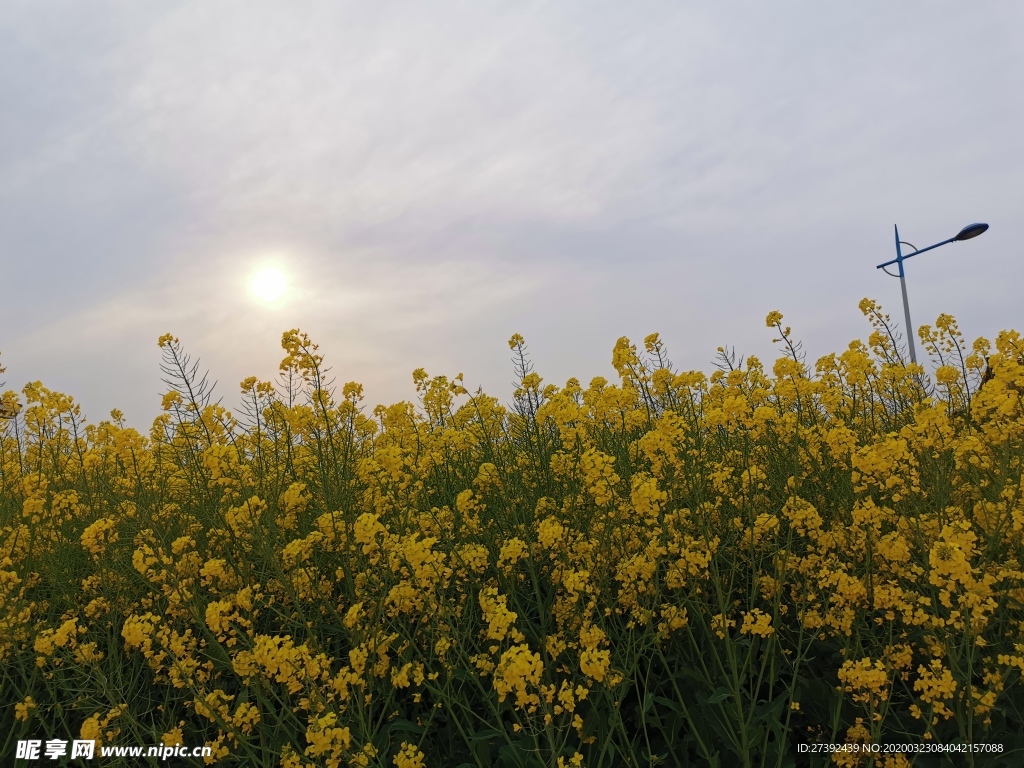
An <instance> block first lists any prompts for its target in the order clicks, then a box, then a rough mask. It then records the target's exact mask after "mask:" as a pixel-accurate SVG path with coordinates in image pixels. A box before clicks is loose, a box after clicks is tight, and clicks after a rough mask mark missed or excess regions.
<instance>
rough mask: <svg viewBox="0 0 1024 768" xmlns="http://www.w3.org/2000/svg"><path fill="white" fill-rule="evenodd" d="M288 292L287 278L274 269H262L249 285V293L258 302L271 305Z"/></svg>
mask: <svg viewBox="0 0 1024 768" xmlns="http://www.w3.org/2000/svg"><path fill="white" fill-rule="evenodd" d="M287 290H288V278H287V277H285V274H284V273H283V272H282V271H281V270H279V269H277V268H276V267H264V268H263V269H261V270H260V271H259V272H257V273H256V274H255V275H253V278H252V281H251V282H250V283H249V291H250V292H251V293H252V295H253V296H255V297H256V298H257V299H259V300H260V301H264V302H267V303H271V302H274V301H276V300H277V299H279V298H281V296H283V295H284V293H285V291H287Z"/></svg>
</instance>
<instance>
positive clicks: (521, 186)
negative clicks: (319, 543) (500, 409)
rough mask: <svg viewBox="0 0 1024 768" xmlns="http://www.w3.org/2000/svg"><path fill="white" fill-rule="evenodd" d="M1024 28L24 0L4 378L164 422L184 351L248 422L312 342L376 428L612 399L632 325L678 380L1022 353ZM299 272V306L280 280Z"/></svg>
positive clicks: (1004, 22) (9, 202) (1, 198)
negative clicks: (516, 345)
mask: <svg viewBox="0 0 1024 768" xmlns="http://www.w3.org/2000/svg"><path fill="white" fill-rule="evenodd" d="M1021 39H1024V5H1021V4H1019V3H1010V2H1002V3H985V4H980V5H979V4H972V3H962V2H938V1H936V0H927V2H925V1H923V0H919V1H917V2H900V3H886V2H880V1H878V2H858V3H817V2H811V1H810V0H805V1H804V2H791V1H789V0H776V1H775V2H772V3H764V2H728V3H679V2H632V3H622V2H595V1H594V0H587V2H583V1H582V0H580V1H574V0H561V1H560V2H552V3H529V2H518V3H498V2H481V1H479V0H477V1H475V2H431V3H422V2H407V3H396V2H372V3H369V2H358V3H357V2H351V3H343V2H314V1H313V0H305V1H304V2H302V3H285V2H279V3H266V2H254V1H253V0H247V1H246V2H190V3H174V2H163V3H125V2H110V3H100V2H94V3H80V2H39V1H38V0H24V1H18V0H5V2H4V3H3V12H2V13H0V103H2V107H0V267H2V269H0V351H2V353H3V356H2V357H0V362H2V363H3V364H5V365H6V366H7V368H8V372H7V374H5V375H3V376H2V377H0V378H2V379H5V380H6V382H7V388H9V389H10V388H13V389H18V390H20V389H21V387H22V386H24V384H25V383H26V382H28V381H34V380H42V382H43V383H44V384H45V385H46V386H48V387H50V388H51V389H57V390H59V391H62V392H65V393H67V394H70V395H72V396H73V397H74V398H75V399H76V400H77V401H78V402H80V403H81V404H82V406H83V409H84V411H85V413H86V415H87V417H88V418H89V420H90V421H92V422H97V421H99V420H101V419H103V418H107V415H108V413H109V411H110V409H111V408H114V407H117V408H120V409H121V410H123V411H124V412H125V413H126V415H127V419H128V422H129V424H131V425H133V426H136V427H138V428H140V429H145V428H148V426H149V424H150V423H151V421H152V419H153V418H154V417H155V416H156V415H157V414H158V413H159V408H160V393H161V392H162V391H163V385H162V384H161V382H160V372H159V362H160V350H159V349H158V347H157V343H156V341H157V338H158V337H159V336H160V335H161V334H163V333H165V332H171V333H173V334H175V335H176V336H178V337H179V338H180V339H181V341H182V343H183V345H184V346H185V348H186V350H187V351H189V352H190V353H191V354H192V355H193V357H197V358H200V359H201V367H203V368H209V369H210V373H211V377H212V378H214V379H217V380H218V381H219V384H218V387H217V390H216V394H217V395H221V396H223V397H224V404H225V405H226V406H227V407H229V408H234V407H235V406H236V405H237V402H238V400H239V394H238V393H239V389H238V382H239V381H240V380H241V379H242V378H244V377H246V376H249V375H255V376H258V377H260V378H262V379H271V378H273V377H274V376H275V375H276V372H277V366H278V363H279V362H280V360H281V358H282V356H283V354H284V353H283V351H282V350H281V348H280V338H281V333H282V332H283V331H285V330H287V329H289V328H293V327H298V328H301V329H302V330H304V331H306V332H307V333H308V334H310V336H312V338H313V339H314V340H315V341H316V342H317V343H319V345H320V348H321V352H323V353H324V354H325V356H326V359H327V363H328V364H329V365H332V366H333V372H332V373H333V375H334V376H336V378H337V383H338V385H339V386H340V384H342V383H344V382H346V381H353V380H354V381H359V382H361V383H363V384H364V386H365V388H366V405H367V406H368V410H369V409H370V408H372V406H373V405H375V404H376V403H380V402H384V403H392V402H396V401H398V400H403V399H408V400H415V390H414V387H413V383H412V377H411V373H412V371H413V370H414V369H415V368H418V367H424V368H426V370H427V371H428V372H429V373H430V374H431V375H436V374H445V375H448V376H454V375H455V374H457V373H459V372H463V373H464V374H465V383H466V386H467V387H468V388H470V389H475V388H476V386H478V385H482V386H483V388H484V389H485V391H487V392H488V393H490V394H494V395H496V396H498V397H500V398H501V399H502V400H503V401H504V402H508V401H509V399H510V397H511V390H512V387H511V380H512V377H513V372H512V365H511V363H510V361H509V356H510V353H509V349H508V346H507V343H506V342H507V340H508V338H509V337H510V336H511V335H512V334H513V333H516V332H518V333H522V334H523V335H524V336H525V337H526V341H527V344H528V347H529V350H530V353H531V355H532V358H533V361H534V363H535V366H536V369H537V372H538V373H540V374H541V376H543V377H544V379H545V381H546V382H553V383H556V384H558V385H559V386H561V385H563V384H564V383H565V381H566V379H568V378H569V377H571V376H575V377H577V378H579V379H580V380H581V381H582V382H583V383H584V384H586V383H588V382H589V381H590V379H591V378H592V377H593V376H596V375H603V376H606V377H607V378H609V379H612V378H614V371H613V369H612V367H611V352H612V348H613V346H614V344H615V340H616V339H617V338H618V337H619V336H623V335H625V336H628V337H629V338H630V339H632V340H633V341H634V342H635V343H636V344H637V345H638V346H642V340H643V337H644V336H646V335H647V334H648V333H651V332H653V331H658V332H660V333H661V335H662V338H663V339H664V340H665V342H666V343H667V345H668V349H669V353H670V357H671V358H672V360H673V362H674V363H675V365H676V367H677V368H680V369H694V368H696V369H701V370H705V371H710V370H713V368H712V361H713V359H714V355H715V349H716V347H718V346H719V345H722V344H728V345H735V346H736V348H737V351H738V352H739V353H741V354H756V355H758V356H760V357H762V359H763V360H765V362H766V363H770V362H771V361H772V360H774V359H775V357H776V356H777V355H776V354H775V353H774V351H773V346H772V335H773V334H772V332H771V331H770V330H769V329H767V328H765V326H764V317H765V315H766V314H767V313H768V312H769V311H770V310H773V309H778V310H780V311H782V312H783V313H784V314H785V316H786V322H787V323H789V324H791V325H792V326H793V329H794V332H795V335H796V336H797V337H798V338H800V339H802V340H803V341H804V343H805V345H806V348H807V350H808V352H809V359H810V360H811V361H813V360H815V359H817V357H819V356H820V355H823V354H826V353H828V352H832V351H841V350H842V349H845V347H846V345H847V344H848V343H849V342H850V341H851V340H853V339H855V338H867V336H868V334H869V333H870V330H871V329H870V326H869V325H868V323H867V321H866V320H865V319H864V318H863V317H862V316H861V314H860V312H859V311H858V309H857V303H858V301H859V300H860V299H861V298H863V297H865V296H869V297H872V298H875V299H877V300H879V301H880V302H881V303H882V304H883V306H884V307H885V308H886V309H887V310H888V311H889V312H890V313H891V314H892V316H893V318H894V319H897V320H898V321H899V323H900V325H901V326H902V324H903V321H902V317H903V314H902V306H901V299H900V289H899V281H898V280H896V279H894V278H889V277H886V276H885V275H883V274H882V273H881V272H880V271H879V270H877V269H875V265H876V264H879V263H881V262H882V261H885V260H888V259H890V258H893V257H894V256H895V252H894V237H893V225H894V224H898V225H899V227H900V234H901V236H902V239H904V240H907V241H909V242H911V243H913V244H914V245H915V246H917V247H919V248H923V247H925V246H927V245H931V244H933V243H935V242H938V241H940V240H944V239H946V238H947V237H951V236H952V235H953V234H955V233H956V232H957V231H958V230H959V229H960V228H961V227H962V226H964V225H966V224H969V223H972V222H975V221H981V222H988V223H989V224H990V225H991V230H990V231H989V232H988V233H986V234H985V235H984V236H982V237H981V238H978V239H976V240H972V241H969V242H966V243H954V244H950V245H947V246H945V247H943V248H941V249H937V250H935V251H934V252H931V253H928V254H925V255H922V256H920V257H918V258H916V259H914V260H912V261H910V262H909V263H908V265H907V270H908V276H909V277H908V289H909V294H910V300H911V310H912V317H913V320H914V323H915V325H920V324H924V323H934V321H935V318H936V316H937V315H938V314H939V313H941V312H949V313H952V314H954V315H955V316H956V317H957V318H958V319H959V321H960V323H961V327H962V328H963V330H964V332H965V335H966V336H967V337H968V341H970V340H973V338H975V337H976V336H979V335H984V336H987V337H989V338H993V337H994V336H995V334H996V333H997V332H998V331H999V330H1000V329H1004V328H1017V329H1019V330H1021V331H1024V322H1022V316H1021V314H1022V313H1021V306H1022V304H1024V302H1022V301H1021V286H1022V285H1024V262H1022V260H1021V258H1020V254H1021V249H1022V246H1024V219H1022V215H1021V201H1022V199H1024V197H1022V194H1024V193H1022V189H1024V148H1022V147H1024V99H1022V94H1024V53H1022V49H1021V43H1020V41H1021ZM267 266H273V267H275V268H276V269H278V270H279V271H280V272H281V273H282V274H284V275H285V276H286V277H287V278H288V290H287V292H286V293H285V294H284V295H283V296H282V297H281V298H279V299H278V300H276V301H275V302H269V303H268V302H266V301H262V300H260V299H258V298H257V297H255V296H253V295H252V292H251V290H250V283H251V280H252V278H253V276H254V274H256V273H257V272H258V271H259V270H260V269H262V268H264V267H267Z"/></svg>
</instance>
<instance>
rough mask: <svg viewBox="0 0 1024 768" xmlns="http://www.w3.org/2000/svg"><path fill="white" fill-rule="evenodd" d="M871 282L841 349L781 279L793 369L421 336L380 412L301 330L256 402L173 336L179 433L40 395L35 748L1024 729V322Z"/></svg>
mask: <svg viewBox="0 0 1024 768" xmlns="http://www.w3.org/2000/svg"><path fill="white" fill-rule="evenodd" d="M860 308H861V311H862V312H863V313H864V314H865V316H866V317H867V319H868V320H869V321H870V323H871V326H872V331H871V333H870V337H869V340H868V341H867V342H862V341H855V342H853V343H851V344H850V345H849V346H848V348H847V349H845V350H844V351H842V352H841V353H836V354H830V355H827V356H825V357H822V358H821V359H819V360H818V361H817V362H816V363H815V364H814V365H813V366H811V365H809V364H808V363H807V362H806V356H805V355H804V353H803V352H802V350H801V348H800V345H799V344H798V343H797V342H796V341H795V340H794V338H793V334H792V331H791V330H790V329H789V328H787V327H785V326H784V324H783V317H782V315H781V314H780V313H778V312H772V313H771V314H769V315H768V317H767V326H768V328H770V329H772V331H771V332H772V333H773V335H774V336H775V337H776V341H777V343H778V348H779V350H780V355H781V356H780V357H779V359H778V360H777V361H776V362H775V363H774V364H773V365H772V366H771V367H770V369H766V368H765V366H764V364H763V363H762V362H761V361H760V360H758V359H756V358H754V357H749V358H747V359H746V360H737V359H736V357H735V354H734V353H732V352H730V351H729V350H727V349H724V348H723V349H719V360H718V365H719V368H718V370H716V371H715V372H714V373H713V374H712V375H710V376H706V375H705V374H704V373H701V372H677V371H675V370H674V368H673V367H672V364H671V362H670V361H669V359H668V357H667V350H666V347H665V345H664V344H663V342H662V340H661V339H660V338H659V336H658V335H657V334H652V335H651V336H649V337H647V338H646V339H645V340H644V343H643V349H642V350H638V349H637V347H636V346H635V345H633V344H631V343H630V342H629V340H627V339H625V338H623V339H620V340H619V342H618V343H617V344H616V345H615V348H614V352H613V356H612V363H613V366H614V368H615V370H616V372H617V374H618V381H617V382H615V383H612V382H609V381H606V380H605V379H603V378H601V377H598V378H595V379H593V380H592V381H591V382H590V383H589V385H587V386H586V387H584V386H582V385H581V384H580V382H579V381H577V380H575V379H570V380H569V381H568V382H566V384H565V386H564V387H557V386H554V385H552V384H545V383H544V382H543V381H542V379H541V377H540V376H539V375H538V374H537V373H536V372H534V371H533V369H532V366H531V364H530V361H529V358H528V355H527V350H526V345H525V342H524V340H523V338H522V337H520V336H519V335H516V336H513V337H512V339H511V340H510V342H509V346H510V348H511V350H512V353H513V362H514V366H515V371H516V377H517V381H518V382H519V385H518V388H517V389H516V391H515V393H514V400H513V402H512V403H511V404H510V405H509V406H508V407H506V406H503V405H502V404H501V403H500V402H499V401H498V400H497V399H495V398H494V397H491V396H488V395H486V394H484V393H483V392H481V391H477V392H475V393H470V392H469V391H467V389H466V388H465V387H464V386H463V377H462V375H461V374H460V375H458V376H456V377H454V378H453V379H450V378H448V377H446V376H431V375H429V374H427V372H426V371H424V370H422V369H418V370H416V371H415V372H414V373H413V380H414V382H415V387H416V392H417V394H418V400H419V404H418V405H417V404H414V403H410V402H401V403H397V404H394V405H390V406H377V407H376V408H375V409H373V410H372V413H367V412H366V410H367V409H366V408H365V407H364V406H363V405H362V400H363V393H362V387H361V386H360V385H359V384H356V383H348V384H344V385H343V386H342V387H341V388H340V391H338V390H337V389H336V388H335V387H334V386H333V384H332V382H331V381H330V380H329V378H328V375H329V374H328V370H327V368H326V367H325V363H324V359H323V357H322V356H321V353H320V352H319V350H318V347H317V345H316V344H314V343H313V341H312V340H310V339H309V338H308V337H307V336H306V335H305V334H303V333H301V332H299V331H297V330H292V331H289V332H287V333H285V334H284V335H283V339H282V346H283V348H284V352H285V357H284V360H283V361H282V363H281V370H280V376H279V377H278V378H277V380H276V381H274V382H270V381H260V380H258V379H256V378H248V379H246V380H245V381H243V382H241V406H240V407H239V408H238V409H237V410H236V411H234V412H229V411H228V410H226V409H225V408H224V407H222V405H220V404H219V403H217V402H215V401H214V400H213V396H212V390H211V388H210V386H209V385H208V383H207V380H206V378H205V377H203V376H200V375H199V368H198V363H192V362H191V359H190V358H189V356H188V355H187V353H186V352H185V350H184V347H183V345H182V344H181V343H180V342H179V340H178V339H176V338H174V337H173V336H171V335H169V334H168V335H165V336H163V337H161V338H160V339H159V345H160V348H161V350H162V355H163V371H164V373H165V376H166V382H167V384H168V391H167V394H166V395H165V396H164V398H163V410H162V413H161V414H160V415H159V416H158V417H157V418H156V420H155V421H154V422H153V425H152V428H151V429H150V430H149V432H148V434H142V433H140V432H139V431H137V430H135V429H133V428H131V427H128V426H127V425H126V424H125V421H124V418H123V415H122V414H121V413H119V412H118V411H116V410H115V411H113V412H112V413H111V416H110V419H109V420H104V421H101V422H99V423H98V424H89V423H86V422H85V420H84V418H83V416H82V413H81V410H80V408H79V406H78V405H76V404H75V402H74V401H73V399H72V398H71V397H69V396H66V395H63V394H60V393H58V392H54V391H51V390H49V389H47V388H46V387H44V386H43V385H42V384H41V383H39V382H35V383H31V384H28V385H27V386H25V387H24V389H23V390H22V392H21V393H20V394H18V393H16V392H7V393H5V394H4V395H3V401H2V407H3V410H4V415H5V416H6V417H7V418H5V419H3V420H2V421H0V662H2V664H0V686H2V698H0V727H2V731H0V755H2V760H3V761H4V763H5V764H8V761H9V760H10V756H13V755H14V744H15V742H16V741H18V740H24V739H29V738H36V739H89V740H92V741H93V742H94V743H96V744H97V745H116V744H142V745H147V744H159V743H163V744H167V745H175V744H191V745H196V744H198V745H202V744H206V745H210V746H211V747H212V750H211V754H210V755H209V756H208V757H207V758H205V760H202V759H197V760H195V761H194V762H193V763H189V762H188V760H178V761H177V763H176V764H178V765H185V764H195V765H202V764H204V762H205V763H211V764H217V765H237V766H268V767H269V766H281V767H282V768H299V767H300V766H331V767H333V766H349V765H351V766H388V767H389V768H391V767H392V766H393V767H395V768H434V767H437V766H508V767H512V766H522V767H524V768H525V767H526V766H550V767H551V768H565V767H566V766H577V767H579V766H587V768H602V767H613V766H648V765H663V766H688V765H694V766H698V765H699V766H705V765H713V766H744V767H747V766H791V765H805V764H818V765H825V764H828V763H832V764H837V765H840V766H858V765H863V766H867V765H874V766H888V767H891V768H896V767H897V766H907V765H911V764H917V765H957V766H961V765H995V764H1005V765H1015V764H1020V762H1021V761H1024V751H1022V749H1024V713H1022V707H1024V693H1022V689H1021V685H1020V679H1021V674H1022V672H1024V612H1022V601H1024V581H1022V580H1024V566H1022V555H1024V548H1022V544H1024V496H1022V483H1024V466H1022V457H1024V404H1022V401H1021V392H1022V390H1024V339H1022V338H1021V337H1020V336H1019V335H1018V334H1017V333H1016V332H1014V331H1004V332H1002V333H1000V334H999V336H998V338H997V339H995V341H994V343H990V342H989V341H987V340H985V339H978V340H977V341H975V342H974V343H973V344H972V345H968V344H967V343H966V342H965V340H964V339H963V337H962V336H961V333H960V331H959V329H958V327H957V324H956V322H955V320H954V319H953V318H951V317H949V316H947V315H943V316H940V317H939V318H938V320H937V321H936V323H935V325H934V327H929V326H926V327H924V328H923V329H922V330H921V334H920V335H921V339H922V341H923V342H924V345H925V347H926V348H927V350H928V352H929V355H930V359H931V362H932V365H930V366H929V370H928V371H926V370H925V368H924V367H923V366H918V365H916V364H910V363H909V362H908V361H907V360H906V359H905V357H904V356H903V354H902V352H901V347H900V343H899V341H900V340H899V337H898V336H897V335H896V334H895V332H894V331H893V328H892V324H891V322H890V321H889V318H888V317H887V316H886V315H885V314H884V313H883V311H882V309H881V308H880V307H879V306H878V305H877V304H876V303H874V302H872V301H869V300H866V299H865V300H864V301H863V302H862V303H861V307H860ZM908 745H910V747H913V748H912V749H911V748H910V747H908ZM929 745H931V746H929ZM812 747H813V748H815V749H816V750H817V751H813V750H812ZM190 759H191V758H190ZM1000 761H1002V762H1000ZM43 762H45V763H50V762H51V761H48V760H44V761H43ZM82 764H86V763H82ZM97 764H99V763H97ZM107 764H110V765H113V764H118V763H116V762H108V763H107ZM125 764H128V763H125ZM132 764H136V765H141V764H145V760H136V761H135V762H133V763H132ZM161 764H164V763H161ZM168 764H170V763H168Z"/></svg>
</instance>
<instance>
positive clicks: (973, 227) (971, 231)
mask: <svg viewBox="0 0 1024 768" xmlns="http://www.w3.org/2000/svg"><path fill="white" fill-rule="evenodd" d="M894 229H895V230H896V258H895V259H893V260H892V261H887V262H885V264H879V265H878V266H877V267H876V269H880V270H882V271H883V272H885V274H887V275H890V276H891V277H898V278H899V279H900V289H901V290H902V291H903V316H904V318H905V319H906V321H907V326H906V327H907V341H908V342H909V344H910V362H912V363H916V362H917V352H916V351H915V350H914V326H913V325H911V323H910V303H909V302H908V301H907V279H906V276H905V274H904V272H903V262H904V261H906V260H907V259H909V258H910V257H911V256H917V254H919V253H924V252H925V251H930V250H932V248H938V247H939V246H940V245H945V244H946V243H955V242H960V241H961V240H970V239H971V238H972V237H977V236H978V235H980V234H981V233H982V232H984V231H985V230H986V229H988V224H968V225H967V226H966V227H964V228H963V229H961V230H960V231H959V232H957V234H956V235H955V236H953V237H951V238H949V240H943V241H942V242H941V243H936V244H935V245H929V246H928V247H927V248H921V249H920V250H919V249H918V248H916V247H915V246H913V245H911V244H910V243H908V242H906V241H903V240H900V230H899V227H894ZM901 245H909V246H910V247H911V248H913V249H914V252H913V253H908V254H907V255H906V256H904V255H903V249H902V248H900V246H901ZM890 264H896V265H897V266H898V267H899V270H900V273H899V274H898V275H894V274H893V273H892V272H890V271H889V270H887V269H886V267H888V266H889V265H890Z"/></svg>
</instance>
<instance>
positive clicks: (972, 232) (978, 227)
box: [953, 224, 988, 240]
mask: <svg viewBox="0 0 1024 768" xmlns="http://www.w3.org/2000/svg"><path fill="white" fill-rule="evenodd" d="M986 229H988V224H968V225H967V226H966V227H964V228H963V229H961V230H960V232H958V233H957V236H956V237H954V238H953V239H954V240H970V239H971V238H972V237H977V236H978V235H980V234H981V233H982V232H984V231H985V230H986Z"/></svg>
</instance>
